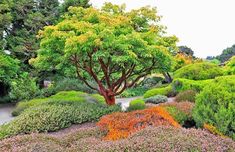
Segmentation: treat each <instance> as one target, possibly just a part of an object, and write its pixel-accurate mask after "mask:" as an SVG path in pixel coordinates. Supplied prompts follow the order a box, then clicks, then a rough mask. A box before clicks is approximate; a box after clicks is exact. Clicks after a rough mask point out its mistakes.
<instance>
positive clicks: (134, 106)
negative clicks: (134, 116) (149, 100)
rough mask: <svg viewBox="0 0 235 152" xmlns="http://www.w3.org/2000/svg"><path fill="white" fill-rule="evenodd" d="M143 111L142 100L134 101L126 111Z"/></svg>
mask: <svg viewBox="0 0 235 152" xmlns="http://www.w3.org/2000/svg"><path fill="white" fill-rule="evenodd" d="M142 109H145V102H144V100H142V99H135V100H133V101H131V102H130V104H129V107H128V109H127V110H128V111H133V110H142Z"/></svg>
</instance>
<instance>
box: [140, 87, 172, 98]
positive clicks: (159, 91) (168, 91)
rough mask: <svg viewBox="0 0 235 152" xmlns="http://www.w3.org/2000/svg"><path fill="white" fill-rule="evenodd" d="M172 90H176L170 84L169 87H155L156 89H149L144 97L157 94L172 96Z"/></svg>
mask: <svg viewBox="0 0 235 152" xmlns="http://www.w3.org/2000/svg"><path fill="white" fill-rule="evenodd" d="M172 92H174V90H173V88H172V86H171V85H168V86H167V87H164V88H154V89H151V90H148V91H147V92H146V93H145V94H144V98H149V97H152V96H156V95H164V96H171V94H172Z"/></svg>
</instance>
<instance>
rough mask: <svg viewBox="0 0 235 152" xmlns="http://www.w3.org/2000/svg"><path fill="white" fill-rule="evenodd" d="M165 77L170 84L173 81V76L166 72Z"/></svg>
mask: <svg viewBox="0 0 235 152" xmlns="http://www.w3.org/2000/svg"><path fill="white" fill-rule="evenodd" d="M163 75H164V77H165V79H166V81H167V82H168V83H171V82H172V81H173V79H172V78H171V75H170V74H169V73H168V72H164V73H163Z"/></svg>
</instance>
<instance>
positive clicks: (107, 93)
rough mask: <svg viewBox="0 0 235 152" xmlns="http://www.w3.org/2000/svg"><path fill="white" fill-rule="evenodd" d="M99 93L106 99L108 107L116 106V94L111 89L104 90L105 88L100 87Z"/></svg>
mask: <svg viewBox="0 0 235 152" xmlns="http://www.w3.org/2000/svg"><path fill="white" fill-rule="evenodd" d="M99 93H100V94H101V95H102V96H103V97H104V99H105V101H106V103H107V104H108V105H114V104H115V93H114V92H113V91H112V90H111V89H108V90H107V89H104V88H103V87H99Z"/></svg>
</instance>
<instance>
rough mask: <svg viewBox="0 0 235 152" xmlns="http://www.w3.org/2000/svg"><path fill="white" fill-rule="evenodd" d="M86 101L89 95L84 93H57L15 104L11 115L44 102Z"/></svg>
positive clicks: (16, 114)
mask: <svg viewBox="0 0 235 152" xmlns="http://www.w3.org/2000/svg"><path fill="white" fill-rule="evenodd" d="M96 98H97V97H96ZM88 99H90V98H89V95H88V94H86V93H84V92H79V91H61V92H59V93H57V94H56V95H53V96H50V97H48V98H41V99H32V100H30V101H22V102H19V103H18V104H17V106H16V108H15V109H14V110H13V112H12V115H13V116H18V115H19V114H20V113H22V112H23V111H24V110H25V109H27V108H29V107H32V106H38V105H40V104H42V103H45V102H51V101H57V102H59V101H70V102H85V101H87V100H88ZM94 100H97V99H94ZM100 100H101V99H100Z"/></svg>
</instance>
